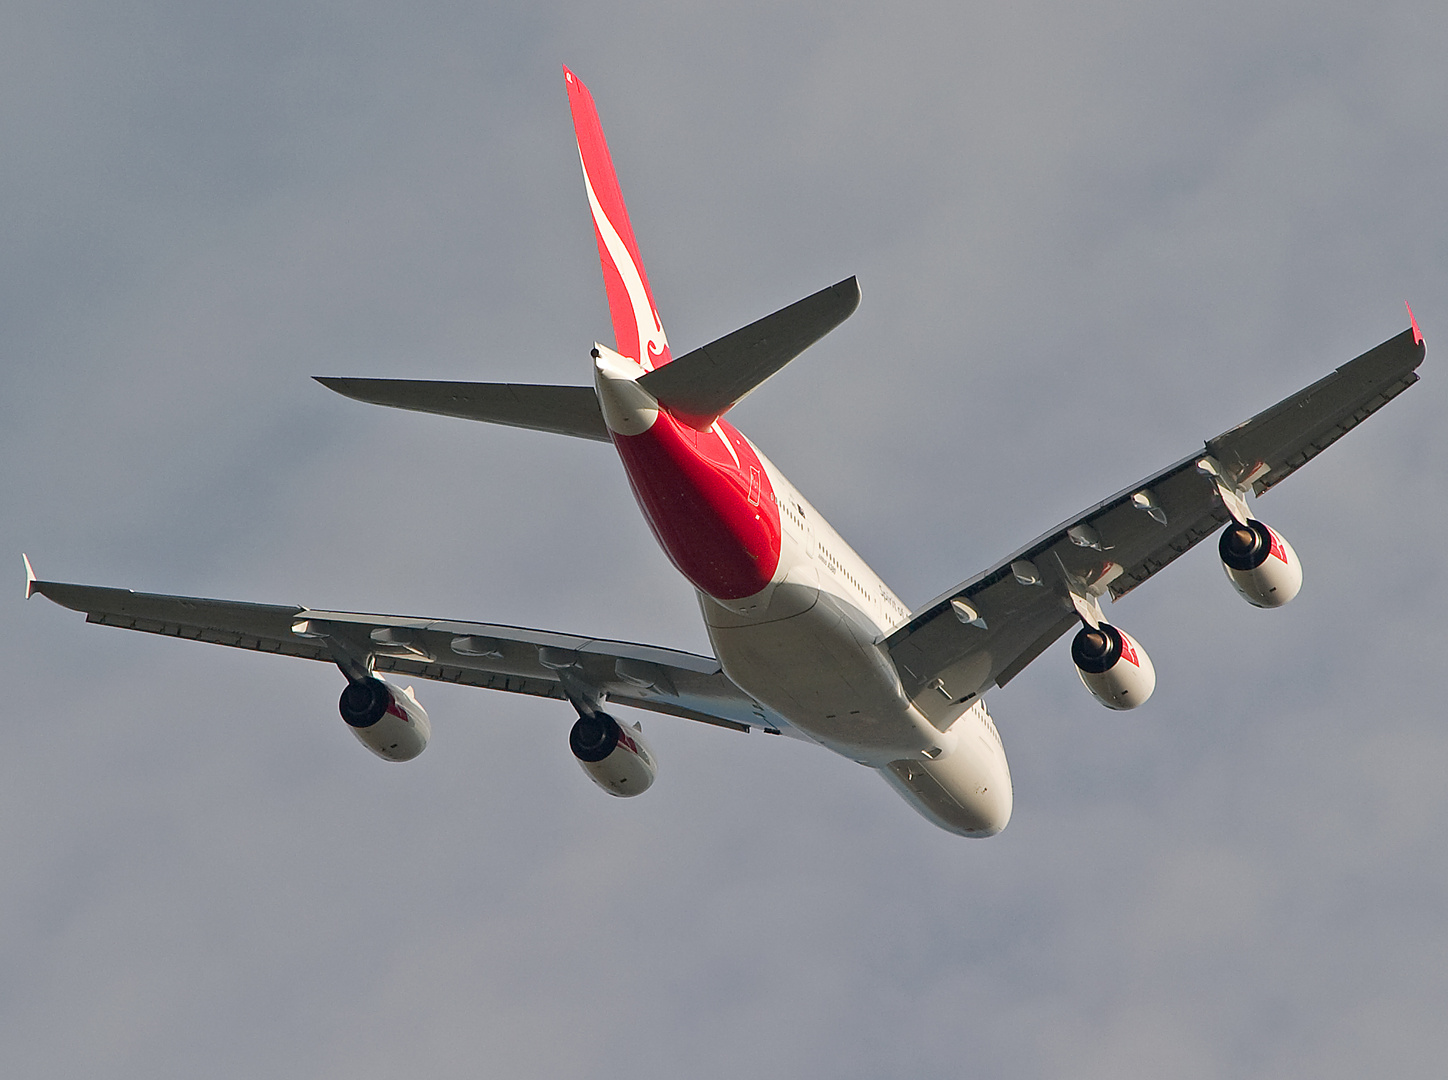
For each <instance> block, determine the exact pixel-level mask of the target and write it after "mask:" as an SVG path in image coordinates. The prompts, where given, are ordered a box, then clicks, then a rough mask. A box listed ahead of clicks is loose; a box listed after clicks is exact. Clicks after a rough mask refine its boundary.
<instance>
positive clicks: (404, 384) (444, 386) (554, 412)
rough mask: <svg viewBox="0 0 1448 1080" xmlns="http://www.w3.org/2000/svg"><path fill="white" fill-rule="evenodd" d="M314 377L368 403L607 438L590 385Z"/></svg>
mask: <svg viewBox="0 0 1448 1080" xmlns="http://www.w3.org/2000/svg"><path fill="white" fill-rule="evenodd" d="M314 378H316V380H317V382H319V383H321V384H322V385H323V386H325V387H326V388H327V389H328V390H335V391H336V392H337V393H339V394H341V395H342V396H344V397H349V398H353V399H355V400H357V401H365V402H368V403H370V404H372V405H386V406H388V407H390V408H394V409H411V410H413V411H414V412H425V413H434V414H436V415H438V416H456V417H460V418H461V419H463V420H481V421H483V422H484V423H488V424H502V425H504V426H507V427H520V428H528V429H530V430H532V431H548V432H552V433H553V434H555V435H572V436H574V437H575V438H579V439H593V440H595V441H597V442H608V441H609V437H608V427H607V425H606V424H604V422H603V414H602V413H601V412H599V409H598V396H597V394H595V393H594V390H593V387H591V386H539V385H534V384H530V383H476V382H438V381H434V380H429V379H339V378H332V377H330V376H321V375H318V376H314Z"/></svg>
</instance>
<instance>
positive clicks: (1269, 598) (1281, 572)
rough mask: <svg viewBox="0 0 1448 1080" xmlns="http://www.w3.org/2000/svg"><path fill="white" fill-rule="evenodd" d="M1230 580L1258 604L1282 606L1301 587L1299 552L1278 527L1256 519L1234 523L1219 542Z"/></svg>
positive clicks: (1267, 606) (1244, 596)
mask: <svg viewBox="0 0 1448 1080" xmlns="http://www.w3.org/2000/svg"><path fill="white" fill-rule="evenodd" d="M1217 552H1218V554H1220V555H1221V556H1222V569H1224V570H1225V571H1226V572H1227V580H1229V581H1230V582H1231V583H1232V587H1233V588H1235V589H1236V590H1237V591H1238V592H1239V593H1241V594H1242V599H1244V600H1246V601H1247V603H1249V604H1252V605H1253V606H1255V607H1260V608H1275V607H1281V606H1282V605H1283V604H1285V603H1287V601H1289V600H1291V599H1292V598H1293V597H1294V596H1296V595H1297V590H1298V589H1300V588H1302V564H1301V563H1300V562H1298V561H1297V552H1295V551H1293V550H1292V545H1291V544H1289V543H1288V542H1287V541H1286V540H1284V539H1283V538H1282V537H1281V535H1280V534H1278V533H1277V532H1276V531H1275V530H1273V529H1270V528H1268V527H1267V526H1266V525H1264V524H1262V522H1260V521H1258V520H1257V519H1256V518H1248V519H1247V524H1245V525H1243V524H1241V523H1239V522H1236V521H1234V522H1231V523H1230V524H1229V525H1228V526H1227V528H1226V529H1224V530H1223V531H1222V538H1221V540H1220V541H1218V543H1217Z"/></svg>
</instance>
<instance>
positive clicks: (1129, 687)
mask: <svg viewBox="0 0 1448 1080" xmlns="http://www.w3.org/2000/svg"><path fill="white" fill-rule="evenodd" d="M1071 659H1072V660H1073V661H1074V662H1075V664H1076V674H1077V675H1079V676H1081V682H1082V683H1083V684H1084V685H1085V687H1086V689H1087V690H1090V691H1091V694H1092V696H1093V697H1095V698H1096V700H1097V701H1099V702H1101V704H1103V705H1105V706H1106V707H1107V708H1108V709H1134V708H1136V707H1137V706H1138V705H1140V704H1142V703H1143V702H1145V701H1146V699H1147V698H1149V697H1151V692H1152V691H1153V690H1155V689H1156V668H1154V667H1152V665H1151V657H1149V656H1147V655H1146V650H1145V649H1143V648H1142V647H1141V645H1140V644H1138V642H1137V640H1136V639H1135V638H1134V637H1132V636H1131V635H1130V634H1128V633H1127V632H1126V631H1125V630H1118V629H1117V628H1116V627H1114V626H1112V625H1110V624H1109V623H1101V624H1100V626H1099V627H1090V626H1083V627H1082V628H1081V630H1080V631H1079V632H1078V633H1077V634H1076V637H1075V639H1074V640H1072V642H1071Z"/></svg>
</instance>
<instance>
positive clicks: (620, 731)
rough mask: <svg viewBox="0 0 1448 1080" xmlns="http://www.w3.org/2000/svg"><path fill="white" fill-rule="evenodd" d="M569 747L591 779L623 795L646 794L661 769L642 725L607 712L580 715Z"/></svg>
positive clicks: (618, 794) (570, 733) (606, 789)
mask: <svg viewBox="0 0 1448 1080" xmlns="http://www.w3.org/2000/svg"><path fill="white" fill-rule="evenodd" d="M568 747H569V749H570V750H572V751H573V756H574V757H576V758H577V759H578V764H580V765H582V766H583V771H584V772H586V773H587V774H588V777H589V779H590V780H592V781H593V782H594V783H595V784H597V785H598V786H599V787H601V788H603V790H604V791H606V792H608V793H609V794H610V795H617V796H619V797H620V798H625V799H626V798H628V797H629V796H631V795H641V794H643V793H644V792H645V791H647V790H648V789H649V786H650V785H651V784H652V783H653V782H654V775H655V773H657V771H658V766H657V765H656V764H655V762H654V755H653V754H651V753H649V748H648V747H647V746H646V745H645V744H644V737H643V733H642V730H641V729H640V727H639V725H638V724H635V725H634V726H633V727H625V726H624V725H622V724H620V723H619V722H618V721H617V720H615V719H614V718H613V717H611V716H609V715H608V714H607V713H601V712H596V713H594V714H593V715H592V716H580V717H579V718H578V723H576V724H574V725H573V730H572V731H570V732H569V733H568Z"/></svg>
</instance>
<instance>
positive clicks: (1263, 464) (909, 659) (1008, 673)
mask: <svg viewBox="0 0 1448 1080" xmlns="http://www.w3.org/2000/svg"><path fill="white" fill-rule="evenodd" d="M1423 354H1424V348H1423V342H1422V338H1421V336H1420V335H1419V334H1418V332H1417V330H1416V328H1414V329H1410V330H1405V331H1404V332H1403V333H1401V334H1399V335H1398V336H1396V337H1394V338H1391V339H1389V340H1388V341H1385V342H1383V343H1382V344H1381V345H1379V346H1377V347H1376V348H1374V349H1372V350H1370V351H1368V352H1366V353H1364V354H1363V355H1362V356H1360V357H1358V358H1357V359H1355V360H1353V361H1351V362H1350V363H1347V364H1344V365H1343V366H1342V367H1340V368H1338V369H1337V370H1336V371H1334V372H1333V373H1332V374H1330V375H1328V376H1327V377H1326V378H1324V379H1321V380H1319V381H1318V382H1316V383H1313V384H1312V385H1311V386H1309V387H1307V388H1306V389H1305V390H1302V391H1300V392H1298V393H1296V394H1294V395H1292V396H1291V397H1289V398H1287V399H1285V400H1283V401H1281V402H1278V403H1277V404H1276V405H1274V406H1272V407H1271V408H1270V409H1267V410H1265V411H1264V412H1261V413H1259V414H1257V415H1256V416H1254V417H1253V418H1252V419H1250V420H1248V421H1246V422H1245V423H1243V424H1240V425H1238V426H1237V427H1235V428H1232V429H1231V430H1230V431H1226V432H1224V433H1223V434H1221V435H1219V436H1217V437H1216V438H1215V439H1211V440H1209V441H1208V442H1207V443H1206V444H1205V446H1204V448H1203V449H1202V450H1200V451H1198V452H1197V453H1194V454H1191V455H1189V456H1188V457H1185V458H1183V459H1182V460H1181V461H1178V462H1176V463H1175V464H1173V465H1171V466H1169V467H1167V468H1165V469H1163V470H1161V471H1160V472H1158V473H1155V474H1154V475H1152V476H1148V477H1147V478H1146V479H1144V480H1142V481H1140V482H1139V483H1136V484H1133V485H1132V486H1131V487H1129V488H1126V489H1124V490H1122V491H1119V492H1117V493H1116V494H1115V495H1113V496H1112V497H1111V498H1109V499H1107V500H1105V501H1104V502H1100V503H1098V504H1097V505H1095V506H1093V507H1091V508H1090V509H1088V510H1086V511H1084V512H1083V513H1081V514H1079V515H1077V516H1076V517H1074V518H1072V519H1071V520H1069V521H1066V522H1063V523H1062V524H1060V525H1058V526H1057V527H1056V528H1054V529H1052V530H1051V531H1049V532H1047V533H1045V534H1044V535H1042V536H1040V537H1037V538H1036V539H1035V540H1033V541H1032V542H1031V543H1030V544H1028V545H1027V546H1026V547H1024V548H1022V549H1021V550H1020V551H1017V552H1016V553H1015V554H1013V555H1010V556H1009V557H1007V558H1006V559H1004V560H1002V561H1001V562H999V563H997V564H996V565H995V566H993V567H991V568H990V569H988V570H986V571H984V572H983V573H980V574H978V575H976V576H975V577H973V578H971V579H969V580H967V581H964V582H962V583H961V584H960V585H958V586H956V587H955V588H954V589H952V590H951V591H950V592H948V593H945V594H943V595H942V596H939V597H937V598H936V599H935V600H933V601H931V603H929V604H928V605H926V606H925V607H924V608H923V609H921V610H920V611H919V612H917V613H916V614H915V615H913V616H912V617H911V619H910V621H909V622H908V623H906V624H905V625H904V626H902V627H900V628H899V629H898V630H896V631H895V632H894V633H892V634H891V635H890V636H889V637H888V638H887V639H886V641H885V645H886V648H888V649H889V651H890V655H891V658H892V659H893V660H894V662H895V665H896V668H897V669H898V670H899V672H900V676H901V679H902V681H903V683H904V685H905V689H906V691H907V693H908V694H909V695H910V697H911V698H912V699H913V700H914V701H915V702H916V704H917V705H918V706H919V707H920V708H921V710H922V711H924V712H925V713H926V715H927V716H931V717H932V719H934V718H935V717H937V716H941V715H945V714H946V713H948V712H950V711H951V710H956V709H958V708H959V705H960V703H961V702H963V701H966V700H969V699H970V698H971V697H974V696H975V695H977V694H979V693H981V692H983V691H984V690H985V689H986V687H988V686H989V685H991V684H995V685H998V686H1004V685H1005V684H1006V683H1008V682H1009V681H1010V680H1011V679H1012V678H1014V677H1015V676H1016V675H1017V674H1018V673H1019V672H1020V671H1021V670H1022V669H1023V668H1024V667H1025V666H1026V665H1027V664H1029V663H1030V662H1031V661H1032V660H1034V659H1035V658H1036V657H1037V656H1039V655H1040V654H1041V653H1042V652H1044V651H1045V650H1046V649H1047V648H1048V647H1049V646H1050V645H1051V644H1052V642H1054V641H1055V640H1056V639H1057V638H1059V637H1060V636H1061V635H1062V634H1064V633H1066V632H1067V631H1069V630H1070V629H1071V628H1072V627H1074V626H1076V625H1077V623H1078V616H1077V615H1076V607H1075V604H1074V603H1073V601H1072V599H1071V592H1072V590H1073V588H1075V589H1078V590H1080V589H1082V588H1084V590H1085V591H1086V592H1087V593H1088V594H1089V595H1092V596H1100V597H1109V598H1110V599H1112V600H1116V599H1118V598H1120V597H1121V596H1124V595H1125V594H1126V593H1128V592H1130V591H1131V590H1132V589H1134V588H1136V586H1138V585H1140V584H1141V583H1142V582H1144V581H1145V580H1146V579H1147V578H1149V577H1151V576H1152V575H1153V574H1155V573H1156V572H1157V571H1158V570H1160V569H1162V567H1164V566H1166V565H1167V564H1168V563H1170V562H1172V561H1173V560H1174V559H1176V558H1177V557H1178V556H1180V555H1182V554H1184V553H1185V552H1187V551H1188V550H1190V549H1191V548H1192V547H1193V546H1195V545H1196V544H1198V543H1199V542H1201V541H1202V540H1204V539H1205V538H1206V537H1208V536H1210V535H1211V534H1212V533H1213V532H1215V531H1216V530H1217V529H1218V528H1219V527H1220V526H1222V525H1223V524H1225V523H1226V522H1227V521H1228V520H1229V516H1230V515H1229V514H1228V511H1227V509H1226V507H1225V505H1224V504H1223V502H1222V499H1221V497H1220V496H1219V495H1218V492H1217V487H1216V483H1215V481H1214V480H1213V479H1212V478H1211V477H1210V476H1208V475H1207V474H1206V473H1204V472H1203V471H1201V470H1200V469H1199V468H1198V464H1197V463H1198V462H1199V461H1202V460H1203V459H1206V458H1211V459H1213V460H1214V461H1215V462H1216V463H1217V464H1218V465H1220V466H1221V467H1222V469H1223V470H1224V471H1225V472H1226V473H1227V474H1228V476H1229V478H1230V479H1231V480H1232V482H1233V483H1234V484H1235V485H1236V486H1239V487H1241V488H1243V489H1245V488H1247V487H1248V486H1250V488H1251V489H1252V490H1253V491H1254V492H1255V493H1256V494H1258V495H1261V494H1263V493H1264V492H1266V491H1267V490H1269V489H1270V488H1272V487H1275V486H1276V485H1277V484H1278V483H1280V482H1281V481H1282V480H1284V479H1286V478H1287V477H1288V476H1290V475H1291V474H1292V473H1293V472H1295V471H1296V470H1297V469H1299V468H1301V467H1302V466H1303V465H1304V464H1306V463H1307V462H1308V461H1310V460H1311V459H1312V458H1313V457H1316V456H1317V455H1318V454H1319V453H1321V452H1322V451H1323V450H1325V449H1327V447H1328V446H1330V445H1332V443H1334V442H1336V441H1337V440H1338V439H1339V438H1341V437H1342V436H1343V435H1345V434H1347V432H1348V431H1350V430H1352V428H1354V427H1356V426H1357V425H1358V424H1359V423H1361V422H1362V421H1363V420H1365V419H1367V418H1368V417H1369V416H1371V415H1372V414H1373V413H1374V412H1376V411H1377V410H1378V409H1380V408H1382V407H1383V406H1384V405H1386V404H1387V403H1388V402H1389V401H1391V400H1392V399H1393V398H1394V397H1396V396H1397V395H1398V394H1400V393H1402V392H1403V391H1404V390H1406V389H1407V388H1408V387H1409V386H1411V385H1412V384H1413V383H1414V382H1416V381H1417V380H1418V375H1417V373H1416V370H1415V369H1416V368H1417V367H1418V365H1419V364H1420V363H1422V360H1423Z"/></svg>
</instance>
